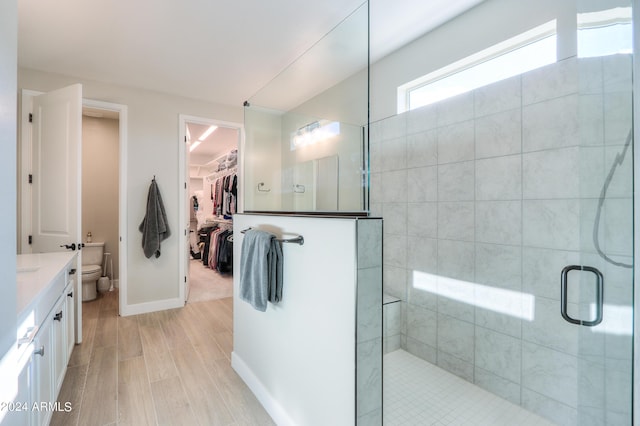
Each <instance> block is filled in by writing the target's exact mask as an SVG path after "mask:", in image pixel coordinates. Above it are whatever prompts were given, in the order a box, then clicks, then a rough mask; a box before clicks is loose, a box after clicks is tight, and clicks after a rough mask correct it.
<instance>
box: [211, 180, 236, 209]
mask: <svg viewBox="0 0 640 426" xmlns="http://www.w3.org/2000/svg"><path fill="white" fill-rule="evenodd" d="M211 201H213V214H214V215H216V216H223V217H224V218H225V219H231V217H232V216H233V215H234V214H235V213H236V212H237V210H238V175H237V174H236V173H233V174H229V175H227V176H223V177H219V178H218V179H216V180H215V182H213V183H212V184H211Z"/></svg>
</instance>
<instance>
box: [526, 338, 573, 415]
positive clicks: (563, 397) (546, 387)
mask: <svg viewBox="0 0 640 426" xmlns="http://www.w3.org/2000/svg"><path fill="white" fill-rule="evenodd" d="M577 368H578V363H577V359H576V357H574V356H572V355H567V354H565V353H563V352H558V351H555V350H553V349H549V348H545V347H543V346H540V345H536V344H533V343H528V342H523V344H522V386H523V388H526V389H529V390H532V391H534V392H537V393H539V394H541V395H544V396H546V397H547V398H551V399H555V400H556V401H559V402H561V403H563V404H566V405H568V406H570V407H576V406H577V403H578V400H577V396H578V371H577ZM523 391H524V390H523ZM523 397H524V394H523Z"/></svg>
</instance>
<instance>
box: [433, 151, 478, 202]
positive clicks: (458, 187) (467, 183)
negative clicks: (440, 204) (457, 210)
mask: <svg viewBox="0 0 640 426" xmlns="http://www.w3.org/2000/svg"><path fill="white" fill-rule="evenodd" d="M474 196H475V162H474V161H465V162H463V163H453V164H444V165H440V166H438V201H473V200H474Z"/></svg>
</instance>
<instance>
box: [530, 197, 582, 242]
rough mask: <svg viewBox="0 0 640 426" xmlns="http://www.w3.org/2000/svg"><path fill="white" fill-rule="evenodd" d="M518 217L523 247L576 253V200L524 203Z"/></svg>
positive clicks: (578, 206)
mask: <svg viewBox="0 0 640 426" xmlns="http://www.w3.org/2000/svg"><path fill="white" fill-rule="evenodd" d="M522 216H523V230H522V231H523V232H522V234H523V244H524V245H525V246H530V247H540V248H555V249H560V250H579V249H580V203H578V202H577V201H576V200H541V201H539V200H525V201H524V203H523V212H522Z"/></svg>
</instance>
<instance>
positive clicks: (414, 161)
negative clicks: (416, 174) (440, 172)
mask: <svg viewBox="0 0 640 426" xmlns="http://www.w3.org/2000/svg"><path fill="white" fill-rule="evenodd" d="M436 164H438V133H437V131H436V130H430V131H425V132H420V133H414V134H410V135H408V136H407V167H424V166H434V165H436Z"/></svg>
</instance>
